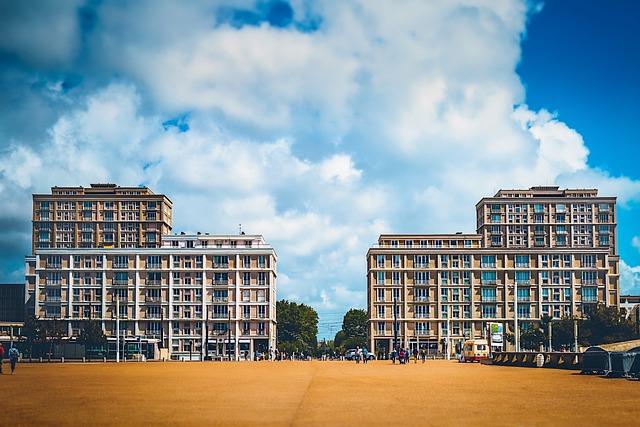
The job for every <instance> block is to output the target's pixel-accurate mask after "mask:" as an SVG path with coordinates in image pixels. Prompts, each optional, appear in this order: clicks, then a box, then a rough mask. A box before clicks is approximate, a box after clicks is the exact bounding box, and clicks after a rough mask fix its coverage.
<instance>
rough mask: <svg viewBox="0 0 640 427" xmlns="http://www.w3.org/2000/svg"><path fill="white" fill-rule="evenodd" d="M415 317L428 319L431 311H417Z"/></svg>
mask: <svg viewBox="0 0 640 427" xmlns="http://www.w3.org/2000/svg"><path fill="white" fill-rule="evenodd" d="M413 317H415V318H416V319H428V318H429V313H416V314H415V315H414V316H413Z"/></svg>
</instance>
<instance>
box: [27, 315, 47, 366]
mask: <svg viewBox="0 0 640 427" xmlns="http://www.w3.org/2000/svg"><path fill="white" fill-rule="evenodd" d="M22 336H23V337H24V338H25V340H26V344H27V349H28V351H29V357H33V356H34V352H33V347H34V345H36V346H38V345H39V344H41V343H43V342H44V341H45V337H46V335H45V331H44V328H43V324H42V321H41V320H39V319H38V318H37V317H35V316H27V318H26V319H25V320H24V326H23V327H22Z"/></svg>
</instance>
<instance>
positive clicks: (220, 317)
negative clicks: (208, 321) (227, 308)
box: [212, 313, 229, 319]
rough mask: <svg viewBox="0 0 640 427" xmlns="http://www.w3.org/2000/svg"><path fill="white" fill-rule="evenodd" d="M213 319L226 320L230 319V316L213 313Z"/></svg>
mask: <svg viewBox="0 0 640 427" xmlns="http://www.w3.org/2000/svg"><path fill="white" fill-rule="evenodd" d="M212 316H213V318H214V319H226V318H227V317H229V314H227V313H213V315H212Z"/></svg>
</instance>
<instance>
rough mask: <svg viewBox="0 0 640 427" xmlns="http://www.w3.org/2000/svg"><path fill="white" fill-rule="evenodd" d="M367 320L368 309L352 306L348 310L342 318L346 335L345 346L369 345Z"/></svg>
mask: <svg viewBox="0 0 640 427" xmlns="http://www.w3.org/2000/svg"><path fill="white" fill-rule="evenodd" d="M367 321H368V316H367V311H366V310H362V309H355V308H352V309H351V310H349V311H347V312H346V314H345V315H344V318H343V320H342V330H343V331H344V334H345V337H346V339H345V342H344V346H345V347H348V348H355V347H366V346H367Z"/></svg>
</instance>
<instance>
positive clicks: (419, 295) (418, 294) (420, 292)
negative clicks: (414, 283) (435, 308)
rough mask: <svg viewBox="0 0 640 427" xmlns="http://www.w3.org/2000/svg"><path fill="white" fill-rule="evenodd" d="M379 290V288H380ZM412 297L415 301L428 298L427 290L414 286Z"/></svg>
mask: <svg viewBox="0 0 640 427" xmlns="http://www.w3.org/2000/svg"><path fill="white" fill-rule="evenodd" d="M380 290H381V289H380ZM414 299H415V300H416V301H420V302H425V301H428V300H429V290H428V289H425V288H416V289H415V296H414Z"/></svg>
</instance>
